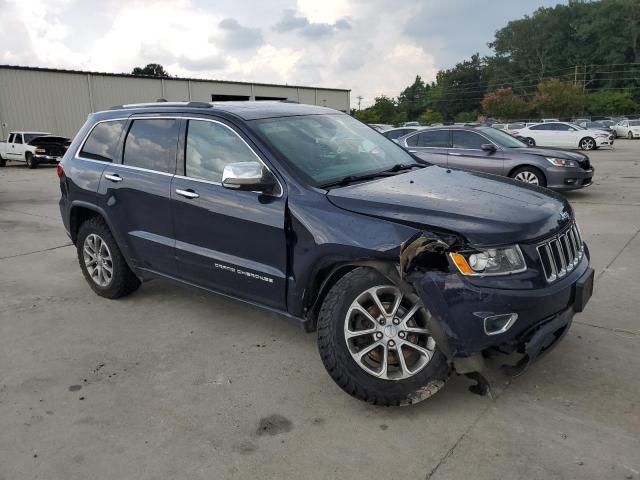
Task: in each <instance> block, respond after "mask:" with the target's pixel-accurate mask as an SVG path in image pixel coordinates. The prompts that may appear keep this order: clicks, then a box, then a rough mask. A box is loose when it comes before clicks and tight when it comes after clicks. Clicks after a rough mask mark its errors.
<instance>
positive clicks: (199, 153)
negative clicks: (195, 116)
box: [185, 120, 258, 183]
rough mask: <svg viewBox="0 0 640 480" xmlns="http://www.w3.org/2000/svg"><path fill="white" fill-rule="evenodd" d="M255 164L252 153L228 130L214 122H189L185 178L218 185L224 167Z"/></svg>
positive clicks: (255, 159)
mask: <svg viewBox="0 0 640 480" xmlns="http://www.w3.org/2000/svg"><path fill="white" fill-rule="evenodd" d="M256 161H258V159H257V158H256V156H255V154H254V153H253V151H252V150H251V149H250V148H249V147H248V146H247V145H246V144H245V143H244V142H243V141H242V139H241V138H240V137H239V136H238V135H237V134H236V133H235V132H233V130H231V129H230V128H227V127H225V126H223V125H221V124H219V123H214V122H205V121H199V120H190V121H189V128H188V131H187V146H186V154H185V172H186V176H188V177H192V178H200V179H202V180H210V181H212V182H218V183H220V182H222V171H223V170H224V167H225V165H227V164H229V163H236V162H256Z"/></svg>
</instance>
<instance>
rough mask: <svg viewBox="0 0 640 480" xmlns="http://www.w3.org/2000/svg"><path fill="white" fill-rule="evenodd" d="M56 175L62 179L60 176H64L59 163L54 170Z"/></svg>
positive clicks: (62, 168)
mask: <svg viewBox="0 0 640 480" xmlns="http://www.w3.org/2000/svg"><path fill="white" fill-rule="evenodd" d="M56 173H57V174H58V178H62V176H63V175H64V167H63V166H62V164H61V163H59V164H58V167H57V168H56Z"/></svg>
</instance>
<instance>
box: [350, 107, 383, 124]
mask: <svg viewBox="0 0 640 480" xmlns="http://www.w3.org/2000/svg"><path fill="white" fill-rule="evenodd" d="M353 116H354V117H355V118H357V119H358V120H360V121H361V122H363V123H381V122H380V117H379V116H378V114H377V113H376V112H374V111H373V110H370V109H368V108H365V109H364V110H358V111H356V112H355V113H354V114H353Z"/></svg>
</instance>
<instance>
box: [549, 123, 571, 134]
mask: <svg viewBox="0 0 640 480" xmlns="http://www.w3.org/2000/svg"><path fill="white" fill-rule="evenodd" d="M552 125H553V129H554V130H555V131H557V132H572V131H574V129H573V128H571V127H570V126H569V125H565V124H564V123H552Z"/></svg>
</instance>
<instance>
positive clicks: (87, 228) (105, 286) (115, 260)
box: [76, 217, 140, 298]
mask: <svg viewBox="0 0 640 480" xmlns="http://www.w3.org/2000/svg"><path fill="white" fill-rule="evenodd" d="M76 248H77V251H78V261H79V262H80V268H81V269H82V273H83V274H84V278H85V279H86V280H87V283H89V286H90V287H91V288H92V290H93V291H94V292H96V293H97V294H98V295H100V296H101V297H106V298H120V297H124V296H126V295H129V294H130V293H133V292H134V291H136V290H137V289H138V287H139V286H140V280H138V277H136V276H135V274H134V273H133V272H132V271H131V269H130V268H129V266H128V265H127V262H125V260H124V257H123V256H122V253H121V252H120V249H119V248H118V245H117V244H116V241H115V239H114V238H113V235H112V234H111V231H110V230H109V227H107V224H106V223H105V222H104V220H102V218H100V217H94V218H90V219H89V220H87V221H86V222H84V223H83V224H82V225H81V226H80V229H79V230H78V237H77V239H76Z"/></svg>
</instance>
